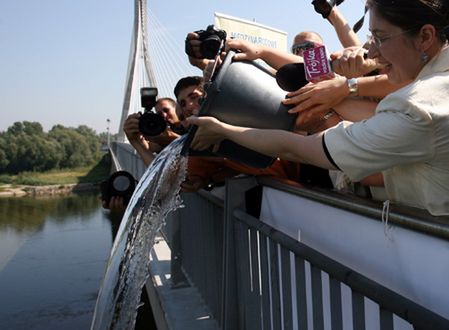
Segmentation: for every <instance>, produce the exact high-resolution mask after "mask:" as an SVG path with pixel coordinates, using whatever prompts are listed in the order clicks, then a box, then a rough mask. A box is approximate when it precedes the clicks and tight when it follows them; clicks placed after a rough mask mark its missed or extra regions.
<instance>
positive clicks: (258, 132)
mask: <svg viewBox="0 0 449 330" xmlns="http://www.w3.org/2000/svg"><path fill="white" fill-rule="evenodd" d="M367 6H368V8H369V14H370V31H371V33H372V34H373V36H372V37H371V39H372V41H373V42H372V43H371V47H370V55H371V56H372V57H374V58H377V59H378V61H379V62H380V63H381V64H383V65H384V66H385V74H386V75H387V76H388V79H389V81H390V82H392V83H397V84H402V83H404V82H408V81H412V82H411V83H410V84H407V85H406V86H405V87H402V88H401V89H399V90H397V91H396V92H393V93H391V94H389V95H387V96H386V97H385V98H384V99H383V100H382V101H381V102H380V103H379V104H378V106H377V108H376V112H375V115H374V116H372V117H371V118H369V119H367V120H364V121H361V122H355V123H348V122H345V121H344V122H341V123H340V124H338V125H337V126H335V127H332V128H329V129H328V130H326V131H325V132H322V133H318V134H314V135H311V136H301V135H297V134H293V133H290V132H286V131H279V130H263V129H252V128H244V127H236V126H232V125H228V124H225V123H222V122H220V121H218V120H217V119H215V118H211V117H191V118H189V119H188V121H189V122H190V123H191V124H195V125H198V126H199V129H198V131H197V134H196V136H195V139H194V140H193V142H192V145H191V146H192V148H195V149H199V150H202V149H204V148H206V147H209V146H210V145H216V144H218V143H219V142H220V141H221V140H222V139H224V138H226V139H230V140H232V141H234V142H236V143H238V144H241V145H243V146H245V147H248V148H250V149H254V150H256V151H258V152H261V153H264V154H267V155H271V156H276V157H282V158H285V159H290V160H292V161H297V162H305V163H311V164H315V165H318V166H321V167H323V168H327V169H341V170H342V171H344V172H345V173H346V174H347V175H348V176H349V177H350V178H351V180H353V181H357V180H360V179H361V178H363V177H366V176H368V175H370V174H372V173H376V172H380V171H381V172H382V175H383V178H384V182H385V188H386V192H387V195H388V198H389V199H390V200H391V201H394V202H399V203H402V204H407V205H411V206H415V207H418V208H423V209H426V210H428V211H429V212H430V213H431V214H433V215H447V214H449V143H448V141H449V100H448V98H447V90H449V48H448V45H447V35H448V34H449V4H448V3H447V2H446V1H442V0H395V1H392V0H368V1H367Z"/></svg>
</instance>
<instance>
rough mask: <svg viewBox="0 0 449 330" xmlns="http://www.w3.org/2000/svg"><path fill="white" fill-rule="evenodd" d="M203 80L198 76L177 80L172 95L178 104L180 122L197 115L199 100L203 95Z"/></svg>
mask: <svg viewBox="0 0 449 330" xmlns="http://www.w3.org/2000/svg"><path fill="white" fill-rule="evenodd" d="M203 83H204V80H203V78H202V77H199V76H188V77H184V78H181V79H179V81H178V83H177V84H176V86H175V89H174V93H175V96H176V100H177V102H178V106H179V107H178V108H177V110H178V117H180V119H181V120H183V119H185V118H187V117H190V116H191V115H198V111H199V109H200V105H199V100H200V99H201V98H202V97H203V95H204V86H203Z"/></svg>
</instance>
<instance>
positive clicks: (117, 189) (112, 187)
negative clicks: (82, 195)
mask: <svg viewBox="0 0 449 330" xmlns="http://www.w3.org/2000/svg"><path fill="white" fill-rule="evenodd" d="M135 188H136V179H134V177H133V176H132V174H131V173H129V172H126V171H117V172H115V173H113V174H112V175H111V176H110V177H109V178H108V179H107V180H106V181H103V182H101V184H100V191H101V199H102V200H104V201H105V202H106V205H108V206H109V202H110V200H111V197H115V196H118V197H123V204H124V205H127V204H128V203H129V201H130V199H131V196H132V195H133V193H134V189H135Z"/></svg>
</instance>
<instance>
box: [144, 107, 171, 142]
mask: <svg viewBox="0 0 449 330" xmlns="http://www.w3.org/2000/svg"><path fill="white" fill-rule="evenodd" d="M166 128H167V123H166V122H165V120H164V118H162V117H161V116H159V115H157V114H155V113H152V112H146V113H144V114H143V115H142V116H141V117H140V119H139V130H140V132H141V133H142V134H143V135H145V136H156V135H159V134H161V133H162V132H164V131H165V129H166Z"/></svg>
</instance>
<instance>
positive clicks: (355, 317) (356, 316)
mask: <svg viewBox="0 0 449 330" xmlns="http://www.w3.org/2000/svg"><path fill="white" fill-rule="evenodd" d="M352 324H353V327H354V329H357V330H365V300H364V298H363V296H362V295H361V294H360V293H358V292H354V291H352Z"/></svg>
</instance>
